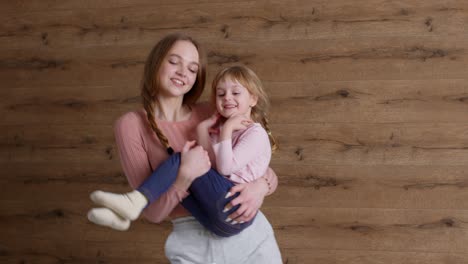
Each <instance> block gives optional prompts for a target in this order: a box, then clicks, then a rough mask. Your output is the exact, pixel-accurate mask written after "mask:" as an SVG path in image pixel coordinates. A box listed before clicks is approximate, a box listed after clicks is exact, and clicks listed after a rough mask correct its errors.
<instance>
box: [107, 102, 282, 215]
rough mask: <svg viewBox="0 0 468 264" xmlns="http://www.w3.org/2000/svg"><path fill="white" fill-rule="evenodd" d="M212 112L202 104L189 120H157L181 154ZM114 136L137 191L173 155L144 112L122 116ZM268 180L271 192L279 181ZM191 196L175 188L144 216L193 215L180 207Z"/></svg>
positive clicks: (125, 170) (124, 165)
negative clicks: (165, 146) (159, 137)
mask: <svg viewBox="0 0 468 264" xmlns="http://www.w3.org/2000/svg"><path fill="white" fill-rule="evenodd" d="M212 113H213V110H212V108H211V107H210V106H209V104H207V103H202V104H196V105H194V106H192V114H191V116H190V119H188V120H185V121H179V122H168V121H164V120H159V119H157V120H156V122H157V124H158V126H159V128H160V129H161V131H162V132H163V133H164V135H165V136H166V137H167V138H168V140H169V143H170V145H171V147H172V148H173V149H174V151H176V152H180V151H181V150H182V147H183V146H184V144H185V142H186V141H188V140H194V139H195V138H196V126H197V125H198V124H199V123H200V122H201V121H202V120H204V119H206V118H208V117H209V116H210V115H211V114H212ZM114 133H115V139H116V144H117V147H118V149H119V156H120V162H121V164H122V167H123V170H124V173H125V176H126V177H127V179H128V182H129V184H130V186H131V187H132V188H133V189H136V188H137V187H138V186H140V185H141V184H142V183H143V181H144V180H145V179H146V177H148V176H149V175H151V173H152V172H153V171H154V170H155V169H156V168H157V167H158V166H159V164H160V163H161V162H163V161H164V160H166V159H167V158H168V157H169V155H168V154H167V152H166V149H165V148H164V147H163V146H162V144H161V143H160V142H159V139H158V137H157V136H156V134H155V133H154V132H153V131H152V130H151V127H150V125H149V123H148V121H147V119H146V112H145V111H144V110H143V109H141V110H138V111H132V112H128V113H126V114H124V115H123V116H121V117H120V118H119V119H118V120H117V121H116V123H115V125H114ZM265 177H266V178H267V180H268V181H269V182H270V184H271V190H270V193H271V192H273V191H274V190H275V189H276V186H277V184H278V179H277V177H276V174H274V173H267V174H266V175H265ZM187 195H188V193H187V192H186V191H185V190H180V189H177V188H176V187H174V186H172V187H170V188H169V190H168V191H167V192H166V193H165V194H163V195H162V196H161V197H160V198H159V199H158V200H157V201H155V202H153V203H151V204H150V205H149V206H148V207H147V208H146V209H145V210H144V212H143V214H144V215H145V217H146V218H147V219H148V220H149V221H151V222H157V223H159V222H161V221H163V220H164V219H166V218H167V217H168V216H169V217H171V218H177V217H181V216H187V215H190V213H189V212H188V211H187V210H185V209H184V208H183V207H182V206H181V205H180V204H179V202H180V201H182V200H183V199H184V198H185V197H187Z"/></svg>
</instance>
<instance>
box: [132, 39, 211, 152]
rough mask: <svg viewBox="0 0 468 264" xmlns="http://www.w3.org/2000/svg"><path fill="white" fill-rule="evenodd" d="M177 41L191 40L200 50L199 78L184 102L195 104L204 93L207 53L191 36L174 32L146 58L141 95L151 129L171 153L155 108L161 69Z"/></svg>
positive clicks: (160, 42)
mask: <svg viewBox="0 0 468 264" xmlns="http://www.w3.org/2000/svg"><path fill="white" fill-rule="evenodd" d="M177 41H189V42H191V43H192V44H193V45H194V46H195V48H196V49H197V51H198V56H199V60H200V61H199V67H198V72H197V78H196V80H195V83H194V85H193V87H192V89H190V91H189V92H187V93H186V94H185V95H184V99H183V104H187V105H190V104H194V103H195V102H196V101H197V100H198V98H200V96H201V94H202V93H203V89H204V88H205V79H206V65H207V60H206V55H205V53H204V51H203V49H202V48H201V47H200V45H199V44H198V42H196V41H195V40H194V39H192V38H191V37H189V36H187V35H184V34H181V33H174V34H169V35H167V36H166V37H164V38H163V39H161V40H160V41H159V42H158V43H157V44H156V45H155V46H154V47H153V49H152V50H151V52H150V54H149V55H148V58H147V59H146V63H145V68H144V72H143V78H142V82H141V97H142V103H143V107H144V109H145V111H146V117H147V119H148V122H149V124H150V126H151V129H152V130H153V131H154V133H156V136H157V137H158V139H159V141H160V142H161V144H162V145H163V146H164V147H165V148H166V149H167V152H168V153H169V154H172V153H173V152H174V150H173V149H172V148H171V145H170V144H169V140H168V139H167V137H166V136H165V135H164V134H163V133H162V131H161V129H159V127H158V124H157V123H156V120H155V113H154V109H155V107H156V106H157V104H158V102H157V95H158V93H159V90H160V80H159V74H158V73H159V69H160V68H161V65H162V63H163V61H164V59H165V57H166V55H167V53H168V52H169V50H170V49H171V48H172V47H173V46H174V44H175V43H176V42H177Z"/></svg>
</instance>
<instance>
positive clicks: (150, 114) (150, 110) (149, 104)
mask: <svg viewBox="0 0 468 264" xmlns="http://www.w3.org/2000/svg"><path fill="white" fill-rule="evenodd" d="M141 95H142V98H143V107H144V109H145V111H146V118H147V119H148V123H149V124H150V126H151V129H152V130H153V132H154V133H156V136H157V137H158V139H159V141H160V142H161V144H162V145H163V146H164V147H165V148H166V149H167V153H169V155H171V154H172V153H174V150H173V149H172V147H171V146H170V145H169V140H168V139H167V137H166V136H165V135H164V134H163V133H162V131H161V129H159V127H158V125H157V124H156V121H155V116H154V103H153V101H152V100H151V99H150V98H151V96H150V95H149V94H148V90H147V89H143V90H142V93H141Z"/></svg>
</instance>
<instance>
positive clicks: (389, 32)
mask: <svg viewBox="0 0 468 264" xmlns="http://www.w3.org/2000/svg"><path fill="white" fill-rule="evenodd" d="M0 14H1V16H0V79H1V80H2V81H1V84H0V88H1V89H0V130H1V131H2V133H0V166H1V168H2V169H1V172H0V176H1V177H0V237H1V238H2V239H0V262H1V263H12V264H13V263H41V264H42V263H44V264H45V263H168V261H167V260H166V259H165V257H164V242H165V239H166V237H167V236H168V235H169V233H170V231H171V224H170V223H169V222H165V223H162V224H160V225H156V224H152V223H149V222H148V221H147V220H144V219H139V220H138V221H135V222H134V223H133V224H132V227H131V229H130V231H128V232H117V231H113V230H109V229H106V228H102V227H98V226H95V225H93V224H91V223H90V222H88V221H87V219H86V213H87V211H88V210H89V209H90V208H91V207H92V206H93V204H92V202H91V201H90V200H89V198H88V196H89V194H90V193H91V192H92V191H93V190H95V189H103V190H109V191H118V192H125V191H128V190H130V187H129V186H128V184H127V181H126V178H125V175H124V173H123V172H122V169H121V166H120V163H119V157H118V151H117V148H116V146H115V142H114V135H113V131H112V129H113V128H112V126H113V123H114V122H115V120H116V119H117V118H118V117H119V116H120V115H122V114H123V113H125V112H127V111H131V110H134V109H137V108H140V107H141V106H140V105H141V103H140V98H139V93H140V90H139V89H140V80H141V76H142V70H143V66H144V63H145V60H146V56H147V54H148V53H149V51H150V50H151V48H152V46H153V45H154V43H155V42H157V41H158V40H159V39H160V38H161V37H163V36H164V35H166V34H167V33H170V32H174V31H183V32H186V33H188V34H190V35H192V36H193V37H194V38H196V39H197V40H199V41H200V42H201V44H202V45H203V46H204V48H205V51H206V54H207V57H208V63H209V65H208V71H207V72H208V78H207V80H208V83H207V85H206V89H205V92H204V94H203V96H202V100H207V99H208V98H209V94H210V89H209V87H210V83H209V82H210V81H211V79H212V78H213V76H214V75H215V74H216V72H217V71H219V70H220V69H222V68H224V67H226V66H229V65H234V64H237V63H243V64H246V65H248V66H249V67H251V68H252V69H253V70H254V71H255V72H256V73H257V74H258V75H259V77H260V78H261V79H262V81H263V83H264V85H265V87H266V89H267V91H268V94H269V95H270V99H271V102H272V108H271V110H270V121H271V127H272V131H273V134H274V135H275V136H276V137H277V139H278V142H279V146H280V149H279V150H278V151H277V152H276V153H275V154H274V155H273V158H272V162H271V167H272V168H273V169H274V170H275V172H276V173H277V174H278V176H279V187H278V189H277V191H276V192H275V193H274V194H273V195H271V196H269V197H267V198H266V199H265V202H264V204H263V208H262V211H263V212H264V213H265V215H267V217H268V219H269V220H270V222H271V224H272V226H273V228H274V230H275V234H276V238H277V241H278V243H279V246H280V248H281V252H282V255H283V262H284V263H287V264H303V263H318V264H332V263H333V264H335V263H337V264H341V263H343V264H344V263H347V264H348V263H351V264H374V263H382V264H387V263H398V264H400V263H408V264H423V263H424V264H440V263H442V264H452V263H467V262H468V254H466V244H467V243H468V240H467V230H468V224H467V223H468V213H467V212H468V211H467V210H466V208H468V192H467V188H468V132H467V131H468V125H467V122H466V120H467V114H468V85H467V77H466V76H467V75H466V74H467V69H468V50H467V47H468V37H467V36H468V35H467V33H468V31H467V27H466V24H467V23H468V2H466V1H462V0H447V1H434V0H430V1H426V0H414V1H394V0H357V1H353V2H352V3H349V2H347V1H343V0H332V1H328V0H327V1H326V0H313V1H309V0H292V1H282V0H268V1H266V0H259V1H251V0H239V1H221V0H197V1H188V0H162V1H149V0H138V1H128V0H111V1H102V0H98V1H89V0H85V1H56V0H44V1H23V0H19V1H2V2H0Z"/></svg>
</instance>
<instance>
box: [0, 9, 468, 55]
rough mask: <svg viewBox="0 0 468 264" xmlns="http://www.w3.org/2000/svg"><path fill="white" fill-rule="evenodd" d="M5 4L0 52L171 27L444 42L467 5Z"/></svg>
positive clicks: (144, 36)
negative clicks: (427, 39) (388, 37)
mask: <svg viewBox="0 0 468 264" xmlns="http://www.w3.org/2000/svg"><path fill="white" fill-rule="evenodd" d="M7 5H11V6H5V7H3V8H4V10H5V11H6V10H8V9H10V10H11V9H16V10H17V11H20V12H13V13H7V14H6V16H4V18H3V19H0V22H1V23H0V24H1V25H3V29H2V31H3V32H4V33H3V39H4V40H5V41H3V42H1V43H0V48H2V49H16V48H19V47H21V48H23V49H27V48H32V47H34V48H37V46H40V47H42V48H52V47H55V48H59V47H63V46H82V45H99V46H101V45H109V44H112V45H116V44H117V45H121V44H136V43H146V44H151V43H153V42H154V40H155V39H159V38H161V37H162V36H164V35H165V34H167V33H169V32H171V31H175V30H179V31H187V32H188V33H190V34H191V35H194V36H196V37H197V38H198V39H201V40H204V41H208V40H214V39H216V40H223V39H225V40H232V41H240V40H242V41H246V40H257V41H258V40H270V41H272V40H285V39H290V40H298V39H299V38H300V39H330V38H331V39H334V38H350V37H352V38H356V37H366V38H373V37H382V36H384V37H387V36H394V37H402V36H406V37H414V36H418V37H430V36H439V37H441V36H444V37H445V36H454V35H464V34H466V33H467V31H466V29H465V27H464V26H463V25H464V23H465V17H466V12H467V11H466V10H467V5H466V3H462V2H461V1H449V2H444V3H436V2H432V1H412V2H411V3H395V2H392V1H372V2H369V1H363V0H361V1H357V3H355V5H353V6H347V5H342V1H323V0H322V1H313V2H311V1H305V0H300V1H294V4H291V3H290V2H283V1H273V2H267V3H265V2H264V1H255V2H253V1H235V2H217V1H209V2H208V1H197V2H195V3H194V2H190V5H186V4H184V3H183V1H178V2H173V3H170V2H169V1H167V2H163V3H161V2H158V3H151V2H147V1H139V2H136V3H132V4H130V3H128V2H120V3H119V2H117V1H111V3H109V5H107V3H106V5H103V3H102V2H101V1H96V3H94V2H93V3H91V2H89V1H87V2H85V3H83V5H80V6H79V7H76V6H75V5H76V3H73V2H68V3H63V4H62V3H60V4H59V3H56V2H54V3H50V2H49V3H47V2H45V3H40V4H36V5H25V4H24V3H15V4H7ZM40 5H42V8H43V10H40V9H41V7H40ZM375 6H379V8H378V9H375ZM28 9H29V10H28ZM44 9H45V10H44ZM76 10H80V12H76ZM10 12H11V11H10ZM350 32H352V33H350Z"/></svg>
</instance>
